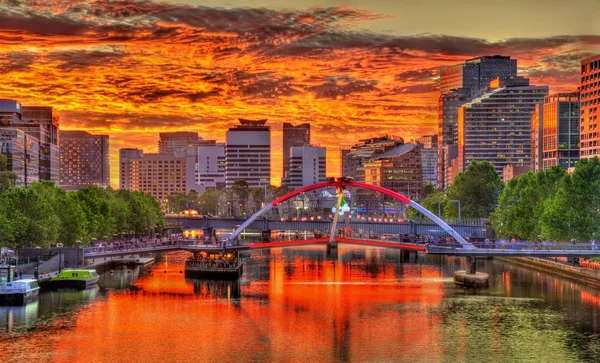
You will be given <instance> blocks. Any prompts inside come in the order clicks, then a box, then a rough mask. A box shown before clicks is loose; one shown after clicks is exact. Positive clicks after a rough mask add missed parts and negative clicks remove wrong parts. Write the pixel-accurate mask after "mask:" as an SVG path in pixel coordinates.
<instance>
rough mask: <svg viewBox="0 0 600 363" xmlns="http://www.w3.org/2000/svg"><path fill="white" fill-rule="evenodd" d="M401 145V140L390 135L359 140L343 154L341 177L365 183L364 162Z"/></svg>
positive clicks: (402, 141) (402, 142)
mask: <svg viewBox="0 0 600 363" xmlns="http://www.w3.org/2000/svg"><path fill="white" fill-rule="evenodd" d="M403 144H404V140H403V139H402V138H400V137H397V136H391V135H386V136H379V137H372V138H369V139H362V140H359V142H358V143H356V144H354V145H353V146H351V147H350V151H346V152H343V154H344V155H343V159H342V175H343V176H349V177H352V178H354V180H356V181H365V175H364V169H363V165H364V164H365V163H366V162H368V161H369V160H371V159H374V158H376V157H378V156H379V155H382V154H384V153H385V152H387V151H389V150H392V149H395V148H397V147H398V146H400V145H403Z"/></svg>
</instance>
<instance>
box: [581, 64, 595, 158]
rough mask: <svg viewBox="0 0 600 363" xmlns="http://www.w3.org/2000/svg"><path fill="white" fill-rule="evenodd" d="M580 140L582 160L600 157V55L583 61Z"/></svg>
mask: <svg viewBox="0 0 600 363" xmlns="http://www.w3.org/2000/svg"><path fill="white" fill-rule="evenodd" d="M579 91H580V93H581V95H580V96H581V98H580V100H581V116H580V127H581V130H580V140H581V145H580V147H581V153H580V156H581V157H582V158H591V157H594V156H600V111H598V109H599V108H600V54H598V55H595V56H592V57H589V58H585V59H584V60H582V61H581V87H580V88H579Z"/></svg>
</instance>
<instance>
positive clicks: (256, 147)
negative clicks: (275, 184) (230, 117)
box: [225, 118, 271, 188]
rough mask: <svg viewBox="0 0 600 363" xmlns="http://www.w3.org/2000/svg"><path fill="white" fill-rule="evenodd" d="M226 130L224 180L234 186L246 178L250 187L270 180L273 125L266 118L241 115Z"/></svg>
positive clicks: (228, 186)
mask: <svg viewBox="0 0 600 363" xmlns="http://www.w3.org/2000/svg"><path fill="white" fill-rule="evenodd" d="M238 120H239V122H240V124H239V125H236V126H234V127H232V128H230V129H229V130H228V131H227V135H226V143H225V184H226V187H227V188H231V186H233V183H235V181H236V180H239V179H244V180H246V182H247V183H248V186H249V187H250V188H259V187H263V186H266V185H269V184H270V183H271V127H270V126H266V123H267V120H266V119H264V120H247V119H242V118H240V119H238Z"/></svg>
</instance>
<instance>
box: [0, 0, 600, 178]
mask: <svg viewBox="0 0 600 363" xmlns="http://www.w3.org/2000/svg"><path fill="white" fill-rule="evenodd" d="M599 13H600V1H599V0H572V1H569V2H566V1H556V0H545V1H544V2H540V1H537V0H503V1H488V2H485V1H472V0H456V1H434V0H419V1H402V0H394V1H392V0H369V1H365V0H360V1H359V0H355V1H343V2H340V1H329V0H321V1H316V0H304V1H296V2H291V1H284V0H253V1H241V0H229V1H225V2H223V1H215V0H206V1H199V0H188V1H182V0H179V1H174V2H155V1H135V0H115V1H109V0H92V1H82V0H68V1H44V0H0V98H9V99H16V100H18V101H20V102H21V103H22V104H24V105H50V106H54V107H56V108H57V109H58V110H59V111H60V117H61V129H63V130H80V129H83V130H87V131H89V132H92V133H101V134H108V135H110V144H111V146H110V147H111V151H110V162H111V184H112V185H113V186H115V187H116V186H117V185H118V150H119V149H120V148H122V147H138V148H143V149H144V150H145V151H146V152H156V151H157V150H158V146H157V141H158V133H159V132H165V131H197V132H198V133H199V134H200V136H202V137H203V138H205V139H216V140H218V141H224V139H225V132H226V131H227V129H228V128H229V127H231V126H232V125H234V124H235V123H236V122H237V121H236V120H237V118H238V117H242V118H250V119H253V118H256V119H259V118H267V119H269V122H268V124H270V125H271V138H272V149H273V151H272V160H271V164H272V183H273V184H279V181H280V178H281V172H282V153H281V147H282V133H281V124H282V123H283V122H292V123H302V122H309V123H310V124H311V128H312V142H313V144H315V145H319V146H325V147H327V155H328V165H327V174H328V175H332V176H333V175H337V174H338V173H339V152H338V150H339V147H340V145H351V144H353V143H355V142H356V141H357V140H358V139H361V138H367V137H372V136H378V135H382V134H392V135H398V136H401V137H403V138H404V139H405V140H406V141H409V140H411V139H413V138H418V137H420V136H423V135H429V134H434V133H436V132H437V131H436V130H437V99H438V96H439V94H438V84H437V83H438V71H439V68H440V67H443V66H447V65H452V64H456V63H459V62H461V61H464V60H466V59H469V58H473V57H477V56H481V55H495V54H501V55H508V56H511V57H513V58H516V59H518V68H519V74H520V75H523V76H527V77H530V78H531V83H532V84H534V85H548V86H550V91H551V92H561V91H573V90H575V89H576V88H577V86H578V73H579V69H580V61H581V59H583V58H585V57H587V56H591V55H593V54H598V53H600V21H598V19H597V14H599Z"/></svg>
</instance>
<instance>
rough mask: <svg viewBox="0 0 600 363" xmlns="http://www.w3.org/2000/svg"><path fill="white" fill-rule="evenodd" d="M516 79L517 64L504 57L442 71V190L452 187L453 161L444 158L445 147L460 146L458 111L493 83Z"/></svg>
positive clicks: (440, 166) (440, 123) (476, 60)
mask: <svg viewBox="0 0 600 363" xmlns="http://www.w3.org/2000/svg"><path fill="white" fill-rule="evenodd" d="M515 76H517V60H516V59H511V58H510V57H507V56H500V55H495V56H483V57H478V58H474V59H470V60H467V61H465V62H464V63H461V64H457V65H454V66H450V67H446V68H443V69H441V70H440V98H439V101H438V137H439V139H438V142H439V146H438V187H440V188H442V189H444V188H447V187H448V185H449V184H447V183H446V180H447V179H448V176H447V173H448V170H447V169H446V166H447V165H451V164H452V159H450V158H449V156H448V155H446V154H444V147H445V146H446V145H453V144H456V143H457V142H458V141H457V140H458V128H457V121H458V108H459V107H460V106H462V105H463V104H465V103H467V102H469V101H471V100H472V99H474V98H476V97H479V96H481V95H482V94H483V93H484V92H485V91H487V89H488V86H489V84H490V82H491V81H492V80H493V79H496V78H501V79H503V78H509V77H515Z"/></svg>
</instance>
